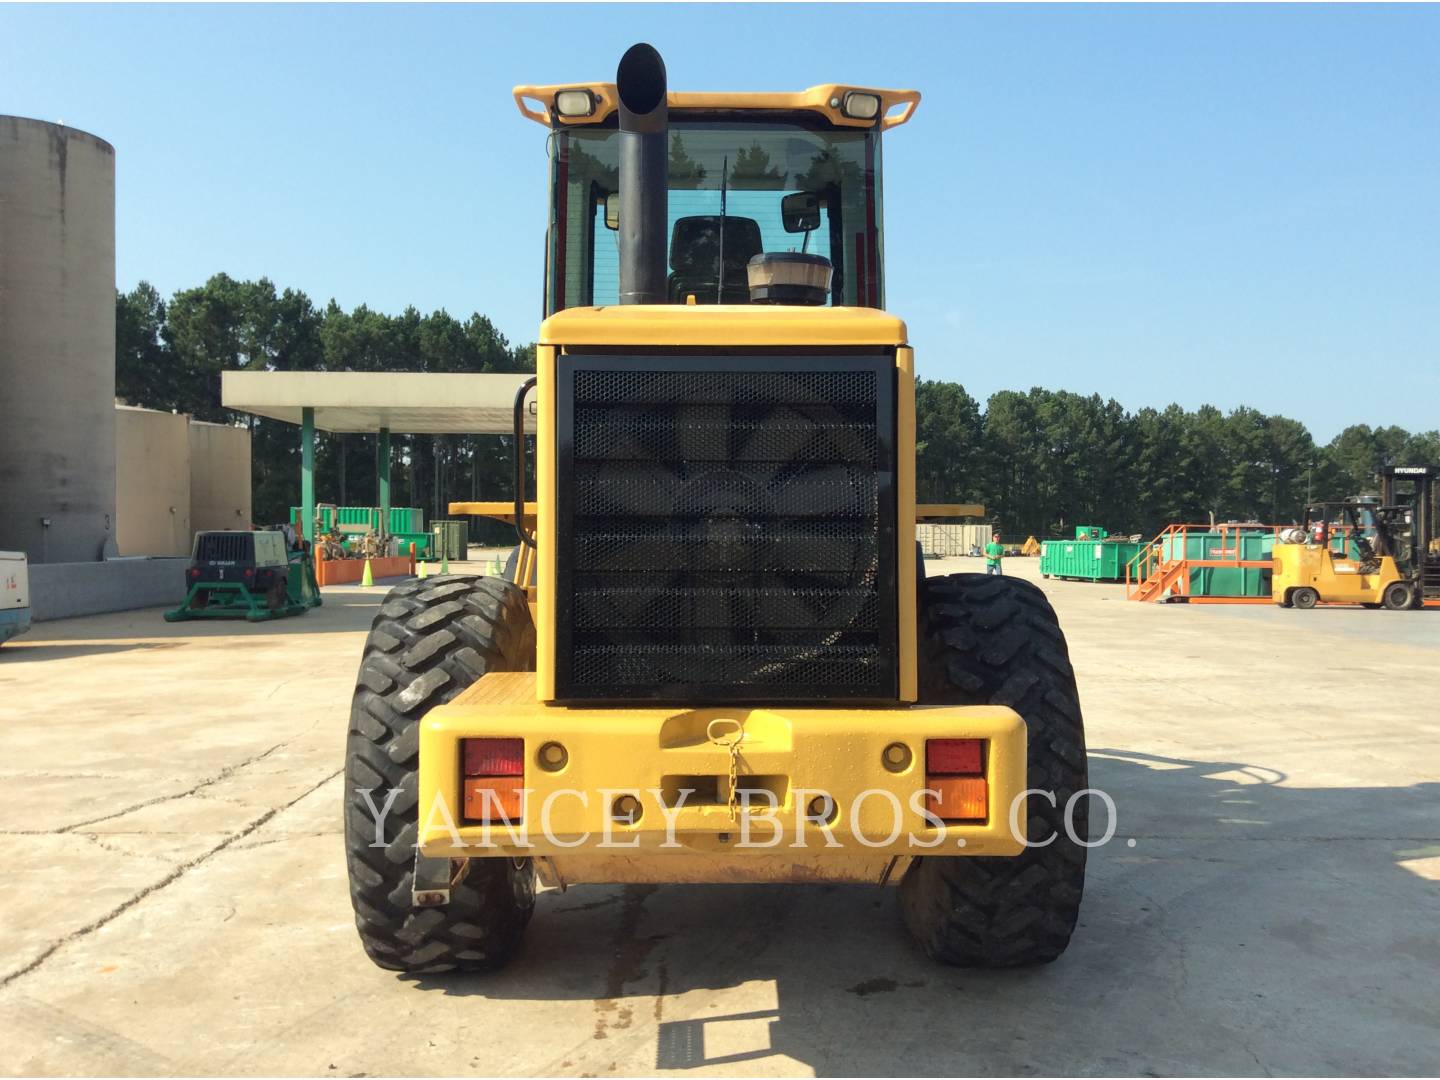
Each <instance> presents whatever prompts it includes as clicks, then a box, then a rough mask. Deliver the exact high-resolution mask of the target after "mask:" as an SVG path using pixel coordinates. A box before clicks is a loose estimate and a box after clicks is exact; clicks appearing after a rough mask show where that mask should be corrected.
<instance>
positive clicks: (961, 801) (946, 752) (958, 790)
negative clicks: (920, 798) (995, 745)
mask: <svg viewBox="0 0 1440 1080" xmlns="http://www.w3.org/2000/svg"><path fill="white" fill-rule="evenodd" d="M925 787H926V788H927V789H929V791H930V792H931V793H930V794H927V795H926V796H925V808H926V809H927V810H929V811H930V812H931V813H932V814H934V815H935V816H936V817H938V818H939V819H940V820H941V821H984V820H985V819H986V817H988V811H989V801H990V791H989V784H988V783H986V780H985V740H984V739H926V740H925Z"/></svg>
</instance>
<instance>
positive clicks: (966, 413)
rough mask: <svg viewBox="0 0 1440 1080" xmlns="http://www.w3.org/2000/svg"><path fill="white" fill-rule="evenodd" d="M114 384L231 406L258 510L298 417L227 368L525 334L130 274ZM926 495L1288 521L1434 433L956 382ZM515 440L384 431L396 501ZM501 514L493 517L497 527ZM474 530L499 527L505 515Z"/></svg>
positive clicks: (354, 359)
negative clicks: (242, 395)
mask: <svg viewBox="0 0 1440 1080" xmlns="http://www.w3.org/2000/svg"><path fill="white" fill-rule="evenodd" d="M115 330H116V333H115V382H116V394H117V396H119V397H121V398H123V399H124V400H125V401H127V402H128V403H130V404H132V405H140V406H144V407H146V408H152V409H161V410H165V411H171V410H173V411H176V412H185V413H190V414H191V415H193V416H195V417H196V418H198V419H201V420H212V421H218V422H222V423H237V422H243V423H246V424H248V425H249V427H250V431H251V453H252V476H253V491H252V503H253V508H254V511H253V512H254V519H255V521H256V522H257V523H273V522H279V521H284V520H286V519H287V517H288V516H289V507H290V506H292V505H294V504H296V503H298V502H299V494H300V440H299V438H298V434H297V431H296V429H295V427H294V426H293V425H290V424H285V423H281V422H279V421H272V420H265V419H262V418H258V417H251V416H241V415H238V414H234V413H231V412H229V411H228V410H226V409H223V408H221V406H220V372H222V371H225V370H244V369H251V370H273V371H421V372H426V371H429V372H531V371H534V369H535V347H534V345H533V344H525V345H512V344H511V343H510V342H508V341H507V340H506V339H505V336H504V335H503V334H501V333H500V332H499V331H498V330H497V329H496V328H495V326H494V324H493V323H491V322H490V320H489V319H488V318H486V317H485V316H483V315H481V314H479V313H473V314H471V315H469V316H468V317H467V318H465V319H463V320H462V319H457V318H456V317H454V316H453V315H451V314H449V313H448V312H446V311H444V310H440V311H434V312H431V313H430V314H428V315H422V314H421V313H420V312H419V311H418V310H417V309H416V308H414V307H408V308H406V309H405V310H404V311H403V312H401V313H400V314H399V315H387V314H385V313H383V312H378V311H373V310H371V309H370V308H369V307H367V306H365V305H363V304H362V305H361V306H359V307H357V308H355V309H354V310H353V311H346V310H344V309H342V308H341V307H340V306H339V305H338V304H336V303H335V302H334V301H333V300H332V301H330V302H329V303H328V304H326V305H325V306H324V307H317V306H316V305H315V304H314V303H312V301H311V300H310V298H309V297H308V296H306V295H305V294H304V293H303V292H301V291H299V290H296V289H289V288H287V289H284V290H277V289H276V287H275V285H274V284H273V283H272V282H271V281H269V280H268V279H265V278H261V279H259V280H258V281H237V280H235V279H233V278H231V277H229V276H227V275H225V274H217V275H215V276H214V277H212V278H211V279H210V280H209V281H207V282H206V283H205V284H204V285H202V286H200V287H198V288H192V289H182V290H181V291H179V292H177V293H175V294H174V295H173V296H172V297H171V298H170V299H169V300H165V299H164V298H162V297H161V296H160V294H159V293H158V292H157V291H156V289H155V288H154V287H152V286H151V285H150V284H148V283H146V282H143V281H142V282H141V283H140V284H139V285H137V286H136V287H135V288H134V289H133V290H131V291H130V292H128V293H124V292H122V293H117V295H116V306H115ZM915 407H916V420H917V462H916V475H917V487H918V496H919V499H920V501H921V502H979V503H984V504H985V506H986V508H987V510H988V513H989V517H990V518H991V520H994V521H996V522H998V524H999V526H1000V528H1001V530H1002V531H1003V533H1004V534H1005V536H1006V538H1007V539H1010V538H1012V537H1013V538H1016V539H1023V538H1024V537H1025V536H1027V535H1031V534H1033V535H1036V536H1042V537H1044V536H1061V535H1065V534H1067V533H1069V532H1070V531H1071V530H1072V529H1073V527H1074V526H1075V525H1077V524H1095V525H1102V526H1104V527H1105V528H1107V529H1109V530H1110V531H1111V532H1115V533H1145V534H1147V535H1148V534H1153V533H1155V532H1157V531H1159V529H1161V528H1162V527H1163V526H1164V525H1166V524H1168V523H1170V522H1180V521H1183V522H1207V521H1210V520H1212V519H1213V520H1217V521H1231V520H1236V521H1262V522H1267V523H1288V522H1291V521H1296V520H1298V519H1299V518H1300V517H1301V516H1302V515H1303V513H1304V507H1305V505H1306V504H1307V503H1308V502H1316V501H1321V500H1325V499H1339V498H1345V497H1348V496H1350V495H1355V494H1358V493H1360V492H1364V491H1370V490H1373V488H1374V480H1375V470H1376V468H1377V467H1378V466H1379V465H1382V464H1386V463H1395V464H1432V463H1440V433H1437V432H1435V431H1429V432H1423V433H1417V434H1412V433H1410V432H1407V431H1405V430H1403V429H1401V428H1398V427H1393V426H1392V427H1381V428H1371V427H1369V426H1367V425H1364V424H1356V425H1352V426H1351V427H1348V428H1346V429H1345V430H1344V431H1342V432H1341V433H1340V434H1339V435H1337V436H1336V437H1335V438H1334V439H1332V440H1331V441H1330V442H1329V443H1327V444H1325V445H1319V444H1317V443H1316V442H1315V440H1314V439H1313V438H1312V437H1311V435H1310V432H1309V431H1308V430H1307V429H1306V428H1305V426H1304V425H1303V424H1301V423H1300V422H1299V421H1296V420H1292V419H1290V418H1288V417H1284V416H1269V415H1266V414H1264V413H1261V412H1258V411H1256V410H1254V409H1250V408H1239V409H1235V410H1233V411H1232V412H1229V413H1223V412H1221V411H1220V410H1219V409H1216V408H1213V407H1211V406H1208V405H1205V406H1201V407H1200V408H1198V409H1195V410H1186V409H1182V408H1181V407H1180V406H1178V405H1169V406H1167V407H1165V408H1163V409H1154V408H1144V409H1140V410H1139V411H1137V412H1133V413H1132V412H1128V411H1126V410H1125V409H1124V408H1122V407H1121V406H1120V405H1119V404H1118V403H1117V402H1116V401H1114V400H1113V399H1111V400H1105V399H1102V398H1100V397H1099V396H1098V395H1090V396H1084V395H1081V394H1074V393H1070V392H1068V391H1064V390H1044V389H1040V388H1033V389H1031V390H1029V391H1025V392H1021V391H1015V390H1005V391H1001V392H999V393H997V394H993V395H992V396H991V397H990V399H989V400H988V401H987V402H986V403H985V406H984V407H983V408H982V407H981V406H980V403H979V402H977V401H976V400H975V399H974V398H973V397H971V396H970V395H969V394H968V393H967V392H966V391H965V388H964V387H963V386H961V385H959V384H958V383H952V382H941V381H928V380H922V381H921V382H920V383H919V384H918V386H917V388H916V403H915ZM512 441H513V440H512V439H511V437H510V436H495V435H489V436H485V435H474V436H456V435H412V434H408V433H404V432H395V433H394V435H393V437H392V440H391V454H392V463H391V476H392V482H391V503H392V504H393V505H395V506H407V505H408V506H419V507H422V508H424V509H425V511H426V516H427V520H428V519H433V518H437V517H448V516H449V514H448V511H447V509H446V508H447V505H448V503H449V502H450V501H451V500H463V499H509V498H511V497H513V478H512V474H511V469H512V464H511V463H512V457H511V443H512ZM317 443H318V445H317V447H316V455H315V462H316V477H315V490H316V494H317V497H318V498H320V499H321V500H323V501H327V502H336V503H340V504H342V505H343V504H357V505H369V504H371V503H372V502H373V501H374V500H375V482H376V475H377V470H376V466H377V454H378V445H377V443H378V440H377V439H376V438H375V437H374V436H364V435H344V436H341V435H329V434H322V435H321V436H320V437H319V438H318V440H317ZM492 526H493V527H492ZM492 526H486V525H484V524H481V523H476V528H475V530H473V531H472V535H473V536H474V537H475V539H477V540H480V539H482V538H484V539H488V540H492V541H493V542H495V543H504V542H506V540H507V537H508V531H507V530H506V529H505V527H503V526H500V525H498V523H492Z"/></svg>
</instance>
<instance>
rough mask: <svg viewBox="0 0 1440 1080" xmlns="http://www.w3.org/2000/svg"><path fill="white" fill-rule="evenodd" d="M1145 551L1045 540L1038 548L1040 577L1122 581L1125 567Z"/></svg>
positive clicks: (1106, 543)
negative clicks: (1041, 575)
mask: <svg viewBox="0 0 1440 1080" xmlns="http://www.w3.org/2000/svg"><path fill="white" fill-rule="evenodd" d="M1090 527H1091V526H1082V528H1087V529H1088V528H1090ZM1144 548H1145V545H1144V544H1132V543H1130V542H1128V541H1115V542H1113V543H1112V542H1110V541H1105V540H1046V541H1045V542H1044V543H1042V544H1041V545H1040V573H1041V574H1043V575H1044V576H1045V577H1058V578H1078V579H1080V580H1082V581H1124V580H1125V564H1126V563H1128V562H1129V561H1130V560H1131V559H1133V558H1134V557H1135V556H1136V555H1137V554H1138V553H1139V552H1141V551H1143V550H1144Z"/></svg>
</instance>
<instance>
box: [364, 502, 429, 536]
mask: <svg viewBox="0 0 1440 1080" xmlns="http://www.w3.org/2000/svg"><path fill="white" fill-rule="evenodd" d="M376 514H377V516H378V514H379V511H376ZM424 531H425V511H424V510H420V509H418V508H417V507H414V506H392V507H391V508H390V532H391V533H393V534H394V535H397V536H398V535H399V534H400V533H418V532H424Z"/></svg>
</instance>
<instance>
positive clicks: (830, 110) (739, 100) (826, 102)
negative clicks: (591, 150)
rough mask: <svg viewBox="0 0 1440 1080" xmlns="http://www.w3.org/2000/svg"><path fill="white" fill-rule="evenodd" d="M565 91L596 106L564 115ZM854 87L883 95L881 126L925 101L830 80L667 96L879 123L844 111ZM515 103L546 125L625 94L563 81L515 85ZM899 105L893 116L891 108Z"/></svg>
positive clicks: (912, 94)
mask: <svg viewBox="0 0 1440 1080" xmlns="http://www.w3.org/2000/svg"><path fill="white" fill-rule="evenodd" d="M564 90H588V91H589V92H590V94H591V96H592V98H593V99H594V103H595V107H594V109H593V111H591V112H590V113H588V114H586V115H584V116H562V115H561V114H560V112H559V110H558V109H556V108H555V96H556V95H557V94H559V93H560V92H561V91H564ZM853 91H859V92H860V93H864V94H875V95H877V96H878V97H879V98H880V115H879V120H878V126H879V128H880V129H881V130H882V131H888V130H889V129H890V128H893V127H899V126H900V125H901V124H903V123H905V121H907V120H909V119H910V117H911V116H913V115H914V114H915V107H916V106H917V105H919V104H920V92H919V91H918V90H878V89H875V88H874V87H868V86H844V85H841V84H839V83H827V84H825V85H823V86H812V87H810V89H808V90H801V91H800V92H799V93H770V92H768V91H762V92H758V93H752V92H746V93H735V92H729V91H723V92H718V93H714V92H708V91H700V92H696V91H679V90H671V91H670V92H669V93H668V94H667V95H666V99H667V101H668V102H669V105H670V109H671V110H672V111H675V112H687V111H693V112H699V111H709V112H715V111H723V112H732V111H737V112H743V111H747V110H756V111H761V110H763V111H767V112H812V113H817V114H819V115H820V116H823V117H824V118H825V119H826V120H828V121H829V122H830V123H831V124H833V125H834V126H835V127H853V128H866V127H875V126H877V120H876V119H873V118H872V119H869V120H862V119H857V118H855V117H851V116H846V115H845V113H844V112H843V111H842V110H841V107H840V106H841V103H842V102H843V101H844V100H845V95H846V94H848V93H851V92H853ZM514 94H515V104H516V105H517V106H519V109H520V112H521V115H523V116H525V117H526V118H527V119H529V120H534V121H535V122H536V123H537V124H544V125H545V126H546V127H547V128H553V127H575V126H581V125H586V124H600V123H603V122H604V121H605V120H606V119H607V118H608V117H609V116H610V115H611V114H612V113H614V112H615V110H616V108H617V107H618V105H619V101H620V97H619V94H618V93H617V92H616V90H615V84H614V83H600V82H593V83H586V82H580V83H561V84H557V85H554V86H517V87H515V90H514ZM897 109H898V110H899V111H896V112H895V113H894V115H891V112H892V110H897Z"/></svg>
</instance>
